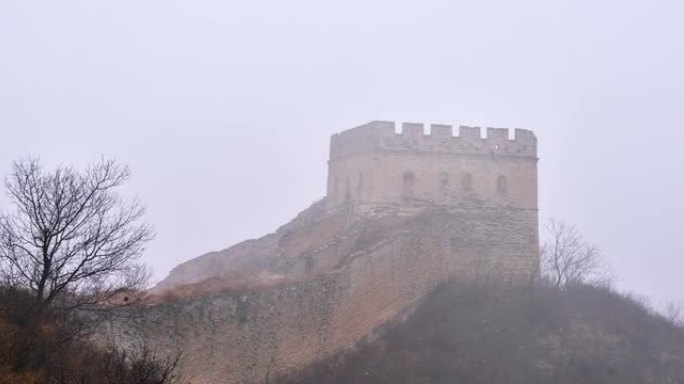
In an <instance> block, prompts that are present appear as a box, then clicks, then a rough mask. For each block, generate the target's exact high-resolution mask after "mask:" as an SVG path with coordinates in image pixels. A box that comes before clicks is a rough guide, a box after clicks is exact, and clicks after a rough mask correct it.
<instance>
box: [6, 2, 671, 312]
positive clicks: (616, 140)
mask: <svg viewBox="0 0 684 384" xmlns="http://www.w3.org/2000/svg"><path fill="white" fill-rule="evenodd" d="M683 15H684V3H683V2H681V1H677V0H672V1H660V0H642V1H631V0H592V1H585V0H580V1H578V0H572V1H569V0H568V1H553V0H544V1H541V0H540V1H529V0H521V1H503V0H501V1H491V0H485V1H482V0H480V1H454V0H451V1H446V0H445V1H426V0H422V1H405V0H380V1H370V0H363V1H361V0H359V1H320V0H318V1H301V0H290V1H239V2H238V1H231V0H193V1H187V0H186V1H177V0H117V1H105V0H81V1H75V0H60V1H54V0H45V1H38V0H35V1H30V0H0V174H2V175H4V174H6V173H7V172H8V170H9V168H10V165H11V162H12V160H13V159H16V158H19V157H21V156H26V155H34V156H40V157H41V159H42V160H43V161H44V163H46V164H47V165H49V166H53V165H55V164H58V163H63V164H73V165H76V166H78V167H81V166H84V165H85V164H87V163H88V162H91V161H93V160H97V159H99V158H100V157H101V156H105V157H113V158H115V159H117V160H119V161H121V162H124V163H128V164H129V165H130V166H131V168H132V170H133V178H132V180H131V181H130V182H129V183H128V184H127V186H126V193H128V194H135V195H137V196H139V197H140V198H142V199H143V200H144V201H145V202H146V203H147V204H148V205H149V212H148V215H147V219H148V221H149V222H150V223H152V224H153V225H154V226H155V227H156V230H157V233H158V234H157V238H156V240H155V241H154V242H153V243H151V244H150V246H149V247H148V250H147V252H146V254H145V256H144V259H145V261H146V262H148V263H149V264H150V265H152V266H153V267H154V270H155V275H154V280H159V279H161V278H163V277H164V276H165V275H166V274H167V273H168V271H169V270H170V269H171V268H172V267H173V266H175V265H177V264H178V263H180V262H183V261H185V260H188V259H190V258H193V257H196V256H198V255H200V254H202V253H205V252H207V251H212V250H218V249H223V248H226V247H228V246H229V245H231V244H233V243H236V242H238V241H241V240H244V239H247V238H254V237H259V236H261V235H263V234H266V233H268V232H271V231H273V230H275V229H276V228H277V227H278V226H279V225H280V224H283V223H285V222H286V221H287V220H289V219H290V218H292V217H293V216H294V215H295V214H296V213H297V212H299V211H300V210H302V209H303V208H305V207H307V206H308V205H309V204H310V203H312V202H313V201H315V200H317V199H319V198H320V197H322V196H323V195H324V193H325V184H326V180H325V178H326V159H327V152H328V140H329V136H330V135H331V134H333V133H335V132H338V131H341V130H344V129H347V128H351V127H353V126H355V125H359V124H362V123H365V122H367V121H370V120H375V119H382V120H396V121H411V122H424V123H447V124H454V125H459V124H464V125H479V126H495V127H510V128H515V127H517V128H527V129H532V130H534V131H535V132H536V134H537V136H538V138H539V148H540V153H539V155H540V158H541V160H540V163H539V166H540V185H539V187H540V207H541V212H540V215H541V217H542V218H544V217H548V216H556V217H560V218H564V219H566V220H567V221H569V222H572V223H574V224H576V225H577V226H578V228H579V229H580V230H581V231H582V232H583V233H584V234H585V236H586V238H587V239H588V240H590V241H592V242H595V243H597V244H599V245H600V246H601V248H602V249H603V250H604V251H605V253H606V255H607V256H608V258H609V260H610V262H611V264H612V265H613V269H614V270H615V274H616V275H617V276H618V277H619V279H620V283H619V285H620V287H621V288H623V289H626V290H630V291H633V292H636V293H638V294H640V295H644V296H647V297H649V298H651V299H652V300H653V301H654V302H655V303H656V304H659V305H662V304H663V303H666V302H668V301H670V300H678V301H682V302H684V281H683V280H682V273H684V232H683V229H684V226H683V225H682V220H683V218H684V202H683V200H682V199H683V198H684V172H683V171H682V163H683V162H684V160H683V159H682V155H683V154H682V150H681V146H682V144H683V142H684V124H683V123H684V110H683V109H684V108H683V102H684V40H683V37H684V23H682V16H683ZM6 204H7V199H6V197H5V196H4V195H3V196H1V197H0V209H3V208H5V207H6Z"/></svg>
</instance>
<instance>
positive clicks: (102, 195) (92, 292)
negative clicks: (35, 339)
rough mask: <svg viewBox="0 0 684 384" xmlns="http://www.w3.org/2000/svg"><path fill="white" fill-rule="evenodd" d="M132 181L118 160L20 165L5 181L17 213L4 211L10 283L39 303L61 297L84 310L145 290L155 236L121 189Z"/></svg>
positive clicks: (1, 254)
mask: <svg viewBox="0 0 684 384" xmlns="http://www.w3.org/2000/svg"><path fill="white" fill-rule="evenodd" d="M129 176H130V171H129V168H128V167H127V166H122V165H119V164H117V163H116V162H115V161H113V160H104V159H103V160H101V161H100V162H97V163H94V164H91V165H90V166H88V167H87V168H86V169H85V170H84V171H81V172H79V171H76V170H74V169H73V168H71V167H65V166H59V167H57V168H56V169H55V170H54V171H52V172H46V171H45V170H44V169H43V167H42V166H41V164H40V162H39V161H38V160H37V159H25V160H21V161H17V162H15V163H14V165H13V169H12V172H11V174H10V175H9V176H8V177H7V178H6V179H5V186H6V188H7V193H8V195H9V198H10V203H11V205H12V207H13V210H12V211H10V212H5V213H3V214H0V274H1V275H2V277H3V279H4V280H5V282H6V283H8V284H10V286H17V287H22V288H26V289H29V290H31V291H32V292H33V293H34V294H35V298H36V300H37V302H38V304H39V306H46V305H50V304H51V303H53V302H54V301H55V300H57V299H58V298H59V299H60V300H64V303H67V304H68V305H69V306H73V307H78V308H84V307H88V306H90V305H95V304H103V303H112V301H113V299H114V297H115V296H116V295H117V294H119V293H122V292H127V291H134V290H138V289H139V288H142V286H143V284H144V283H145V281H146V279H147V272H146V271H145V269H144V267H143V266H142V265H141V264H139V263H138V259H139V257H140V255H141V253H142V251H143V249H144V245H145V243H146V242H147V241H149V240H150V239H151V238H152V237H153V231H152V229H151V228H150V227H149V226H148V225H146V224H144V223H139V221H140V219H141V217H142V215H143V213H144V212H145V208H144V206H143V205H142V204H141V203H140V202H139V201H138V200H130V201H127V200H124V199H122V198H121V196H120V195H119V194H118V193H117V192H116V191H115V190H116V188H117V187H119V186H121V185H122V184H123V183H124V182H125V181H126V180H127V179H128V178H129ZM121 300H126V301H127V299H124V298H123V296H122V297H121Z"/></svg>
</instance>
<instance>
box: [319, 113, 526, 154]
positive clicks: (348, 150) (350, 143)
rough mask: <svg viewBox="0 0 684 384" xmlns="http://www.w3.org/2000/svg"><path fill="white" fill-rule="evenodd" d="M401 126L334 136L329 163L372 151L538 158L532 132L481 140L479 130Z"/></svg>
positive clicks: (502, 131) (377, 124)
mask: <svg viewBox="0 0 684 384" xmlns="http://www.w3.org/2000/svg"><path fill="white" fill-rule="evenodd" d="M425 128H426V127H425V125H423V124H418V123H403V124H402V125H401V132H396V125H395V123H394V122H389V121H373V122H370V123H368V124H364V125H361V126H359V127H356V128H352V129H349V130H346V131H344V132H341V133H338V134H335V135H333V136H332V139H331V147H330V159H331V160H335V159H338V158H341V157H346V156H350V155H354V154H358V153H365V152H371V151H410V152H424V153H430V152H433V153H451V154H462V155H488V156H490V155H497V156H514V157H528V158H536V157H537V138H536V137H535V135H534V133H533V132H532V131H528V130H525V129H515V130H514V135H513V137H512V138H509V130H508V129H506V128H487V129H486V131H485V133H486V136H485V137H482V131H481V129H480V127H466V126H460V127H457V129H453V127H452V126H450V125H444V124H432V125H431V126H430V132H429V133H426V132H425Z"/></svg>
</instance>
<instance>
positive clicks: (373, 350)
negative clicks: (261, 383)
mask: <svg viewBox="0 0 684 384" xmlns="http://www.w3.org/2000/svg"><path fill="white" fill-rule="evenodd" d="M290 383H301V384H314V383H315V384H321V383H326V384H342V383H345V384H348V383H354V384H374V383H378V384H380V383H393V384H402V383H411V384H416V383H425V384H427V383H430V384H439V383H445V384H446V383H450V384H451V383H468V384H492V383H521V384H535V383H539V384H548V383H558V384H563V383H573V384H582V383H586V384H601V383H605V384H613V383H615V384H629V383H635V384H636V383H639V384H645V383H654V384H655V383H658V384H662V383H684V329H682V328H680V327H677V326H674V325H673V324H671V322H669V321H667V320H666V319H664V318H663V317H661V316H658V315H656V314H654V313H653V312H651V311H649V310H648V309H647V308H646V307H645V306H644V305H643V304H641V303H639V302H638V301H637V300H634V299H632V298H630V297H625V296H621V295H619V294H617V293H615V292H612V291H611V290H609V289H606V288H597V287H591V286H576V287H571V288H568V289H566V290H560V289H556V288H553V287H547V286H543V287H536V288H535V289H534V290H530V288H529V287H526V288H517V289H510V288H507V287H494V286H485V285H482V284H481V285H477V286H474V285H465V284H457V283H448V284H445V285H443V286H441V287H440V288H438V289H437V290H435V291H434V292H433V293H432V294H431V295H429V296H428V297H427V298H426V300H425V301H424V302H423V304H421V306H420V307H419V308H418V309H417V310H416V312H415V313H414V315H413V316H411V318H410V319H408V320H407V321H406V322H404V323H401V324H398V325H395V326H393V327H392V328H391V329H388V330H387V331H386V332H385V333H384V334H383V335H382V336H380V337H379V338H377V339H375V340H370V341H367V342H366V343H365V345H364V346H362V347H359V348H357V349H356V350H355V351H352V352H349V353H346V354H342V355H337V356H336V357H334V358H330V359H327V360H324V361H321V362H318V363H317V364H315V365H313V366H310V367H308V368H306V369H304V370H302V371H300V372H299V373H297V374H296V375H293V376H291V377H289V378H286V379H282V380H280V381H279V384H290Z"/></svg>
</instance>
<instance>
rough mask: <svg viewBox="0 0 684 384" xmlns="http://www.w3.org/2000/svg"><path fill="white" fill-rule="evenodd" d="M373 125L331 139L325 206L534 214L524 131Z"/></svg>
mask: <svg viewBox="0 0 684 384" xmlns="http://www.w3.org/2000/svg"><path fill="white" fill-rule="evenodd" d="M514 132H515V135H514V137H513V138H509V131H508V129H499V128H487V131H486V133H487V136H486V138H482V137H481V133H480V128H479V127H464V126H461V127H460V129H459V130H458V132H457V133H458V135H456V136H454V133H456V132H452V127H451V126H448V125H432V126H431V130H430V133H429V134H426V133H425V132H424V126H423V124H414V123H404V124H402V130H401V133H395V124H394V123H393V122H385V121H374V122H370V123H368V124H365V125H362V126H359V127H356V128H352V129H349V130H346V131H344V132H341V133H339V134H335V135H333V136H332V138H331V144H330V161H329V173H328V192H327V199H326V205H327V207H328V208H329V209H333V208H336V207H339V206H343V205H347V204H354V205H376V204H407V203H408V204H412V203H428V204H438V205H460V204H464V203H472V202H477V203H480V204H482V205H489V206H491V205H501V206H510V207H516V208H520V209H526V210H532V211H535V212H536V210H537V139H536V137H535V136H534V133H532V132H531V131H527V130H523V129H516V130H515V131H514Z"/></svg>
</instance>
